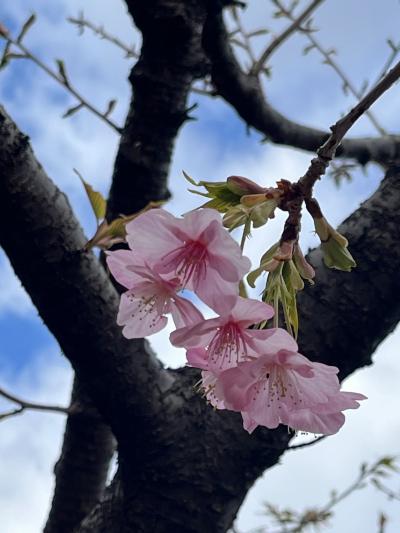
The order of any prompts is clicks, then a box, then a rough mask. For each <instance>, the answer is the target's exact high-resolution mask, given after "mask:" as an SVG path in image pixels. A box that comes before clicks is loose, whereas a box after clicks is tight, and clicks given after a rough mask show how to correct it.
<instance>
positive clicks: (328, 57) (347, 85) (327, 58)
mask: <svg viewBox="0 0 400 533" xmlns="http://www.w3.org/2000/svg"><path fill="white" fill-rule="evenodd" d="M274 3H275V4H276V5H277V6H278V7H279V8H280V9H281V10H282V13H284V14H285V16H286V17H287V18H288V19H290V20H292V21H293V24H295V23H296V22H297V19H296V18H295V17H294V16H293V13H292V12H291V11H290V10H288V9H286V8H285V6H284V5H283V4H282V2H281V1H280V0H274ZM299 29H300V30H301V31H302V32H303V33H304V35H305V36H306V37H307V39H308V40H309V41H310V43H311V44H312V45H313V48H315V49H316V50H318V52H319V53H320V54H321V55H322V56H323V58H324V63H326V64H327V65H329V66H330V67H332V68H333V70H334V71H335V72H336V74H337V75H338V76H339V78H340V79H341V80H342V82H343V89H344V90H349V91H350V92H351V93H352V94H353V96H355V97H356V98H357V100H360V99H361V98H362V91H358V90H357V89H356V87H355V86H354V85H353V83H352V82H351V81H350V79H349V78H348V77H347V76H346V74H345V72H344V71H343V69H342V68H341V67H340V66H339V65H338V63H337V62H336V61H334V59H333V58H332V55H333V53H332V52H333V51H332V50H325V49H324V48H323V46H322V45H321V44H320V43H319V41H318V39H316V37H315V36H314V35H313V33H312V32H311V31H310V30H309V29H307V28H299ZM388 68H389V67H387V68H386V69H385V71H384V74H386V71H387V69H388ZM381 77H382V76H381ZM381 77H380V78H379V79H378V81H379V80H380V79H381ZM365 114H366V116H367V117H368V118H369V119H370V121H371V123H372V124H373V125H374V127H375V128H376V130H377V131H378V133H379V134H380V135H387V132H386V130H385V129H384V128H383V127H382V126H381V125H380V124H379V122H378V121H377V119H376V118H375V116H374V114H373V113H371V111H366V112H365Z"/></svg>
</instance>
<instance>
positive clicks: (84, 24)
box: [67, 11, 139, 59]
mask: <svg viewBox="0 0 400 533" xmlns="http://www.w3.org/2000/svg"><path fill="white" fill-rule="evenodd" d="M67 21H68V22H70V23H71V24H74V25H75V26H77V27H78V29H79V33H80V35H82V33H83V32H84V30H85V28H88V29H89V30H91V31H92V32H93V33H94V34H96V35H98V36H99V37H101V38H102V39H104V40H106V41H108V42H110V43H112V44H114V45H115V46H117V47H118V48H120V49H121V50H122V51H123V52H125V54H126V57H134V58H135V59H138V57H139V54H138V53H137V52H136V50H135V48H134V47H133V46H129V45H127V44H126V43H124V42H122V41H121V40H120V39H119V38H118V37H115V35H112V34H111V33H109V32H108V31H106V30H105V29H104V27H103V26H96V25H95V24H94V23H93V22H91V21H90V20H88V19H86V18H85V16H84V14H83V12H82V11H81V12H80V13H79V16H78V18H74V17H68V18H67Z"/></svg>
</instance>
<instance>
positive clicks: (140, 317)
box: [117, 291, 168, 339]
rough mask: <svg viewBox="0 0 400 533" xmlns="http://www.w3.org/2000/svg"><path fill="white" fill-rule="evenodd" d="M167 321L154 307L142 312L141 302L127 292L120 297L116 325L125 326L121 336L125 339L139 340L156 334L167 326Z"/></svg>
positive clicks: (138, 298) (140, 299)
mask: <svg viewBox="0 0 400 533" xmlns="http://www.w3.org/2000/svg"><path fill="white" fill-rule="evenodd" d="M167 322H168V319H167V317H165V316H162V315H160V314H159V313H158V311H157V308H156V306H153V307H151V308H150V307H149V308H148V309H146V310H143V300H142V298H140V297H133V296H132V295H131V294H129V291H128V292H126V293H124V294H123V295H122V296H121V301H120V306H119V311H118V315H117V324H118V325H119V326H125V327H124V328H123V330H122V334H123V335H124V336H125V337H126V338H127V339H140V338H142V337H147V336H148V335H152V334H153V333H157V332H158V331H160V330H162V329H163V328H164V327H165V326H166V325H167Z"/></svg>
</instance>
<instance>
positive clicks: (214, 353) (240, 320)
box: [170, 296, 297, 370]
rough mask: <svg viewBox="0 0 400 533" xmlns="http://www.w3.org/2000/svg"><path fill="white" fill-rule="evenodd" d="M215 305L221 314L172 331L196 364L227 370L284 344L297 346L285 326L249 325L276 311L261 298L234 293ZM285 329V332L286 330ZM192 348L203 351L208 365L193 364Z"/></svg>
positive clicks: (176, 343) (175, 338)
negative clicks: (253, 327)
mask: <svg viewBox="0 0 400 533" xmlns="http://www.w3.org/2000/svg"><path fill="white" fill-rule="evenodd" d="M214 309H215V310H216V311H217V312H218V313H219V314H220V315H221V316H219V317H217V318H211V319H209V320H201V321H199V322H197V323H196V324H194V325H192V326H187V327H184V328H181V329H177V330H176V331H174V332H172V333H171V335H170V340H171V342H172V344H174V345H175V346H183V347H185V348H186V349H187V350H188V352H187V356H188V360H189V362H190V361H191V364H192V366H197V368H203V369H204V368H206V369H208V370H225V369H227V368H231V367H233V366H236V365H237V364H238V363H240V362H243V361H246V360H248V359H249V358H250V357H251V356H258V355H259V354H260V353H263V352H262V350H264V353H265V350H267V351H268V353H275V352H276V350H277V349H279V348H281V347H282V346H285V347H287V348H288V349H291V350H296V349H297V344H296V342H295V341H294V340H293V339H292V337H291V336H290V335H289V334H287V333H286V332H284V330H281V329H277V328H274V329H249V327H250V326H252V325H253V324H258V323H259V322H263V321H264V320H268V319H269V318H271V317H272V316H273V314H274V310H273V308H272V307H271V306H270V305H268V304H266V303H263V302H259V301H258V300H251V299H248V298H241V297H240V296H230V297H225V298H222V299H220V300H219V301H218V302H216V305H215V306H214ZM282 332H283V333H282ZM282 335H284V338H282ZM283 342H286V344H282V343H283ZM192 349H195V350H196V354H197V360H199V356H198V354H199V353H202V360H203V361H206V366H204V365H203V366H200V364H197V365H196V364H193V359H192V360H191V354H192V352H191V351H192Z"/></svg>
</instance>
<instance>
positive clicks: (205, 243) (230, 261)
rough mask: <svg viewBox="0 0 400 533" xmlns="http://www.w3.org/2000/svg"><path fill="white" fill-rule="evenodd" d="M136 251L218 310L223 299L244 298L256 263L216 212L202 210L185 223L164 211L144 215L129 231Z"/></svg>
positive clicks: (158, 269) (129, 227) (186, 216)
mask: <svg viewBox="0 0 400 533" xmlns="http://www.w3.org/2000/svg"><path fill="white" fill-rule="evenodd" d="M126 231H127V241H128V244H129V246H130V248H131V249H132V250H133V251H134V252H135V253H136V254H137V255H138V256H139V257H141V258H143V259H145V260H146V261H148V262H150V263H151V264H154V265H155V266H156V268H157V271H158V272H159V273H160V274H162V275H164V274H173V275H175V276H177V277H178V278H179V279H180V280H181V283H182V286H183V287H185V288H187V289H191V290H193V291H195V292H196V293H197V294H198V296H199V297H200V298H201V299H202V300H204V302H206V303H207V304H208V305H210V306H212V305H213V304H214V303H215V301H216V300H218V299H219V298H220V297H221V296H227V295H229V294H237V293H238V282H239V281H240V280H241V279H242V277H243V276H244V275H245V274H246V273H247V272H248V270H249V269H250V266H251V264H250V261H249V259H248V258H247V257H244V256H243V255H242V252H241V250H240V247H239V245H238V244H237V243H236V241H235V240H234V239H233V238H232V237H231V236H230V235H229V233H228V232H227V231H226V229H225V228H224V227H223V225H222V221H221V217H220V215H219V214H218V213H217V211H215V210H213V209H200V210H197V211H192V212H190V213H187V214H186V215H184V216H183V217H182V218H175V217H174V216H173V215H171V214H170V213H168V212H167V211H164V210H162V209H152V210H151V211H147V212H146V213H143V214H142V215H140V216H139V217H137V218H136V219H134V220H132V221H131V222H129V223H128V224H127V225H126Z"/></svg>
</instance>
